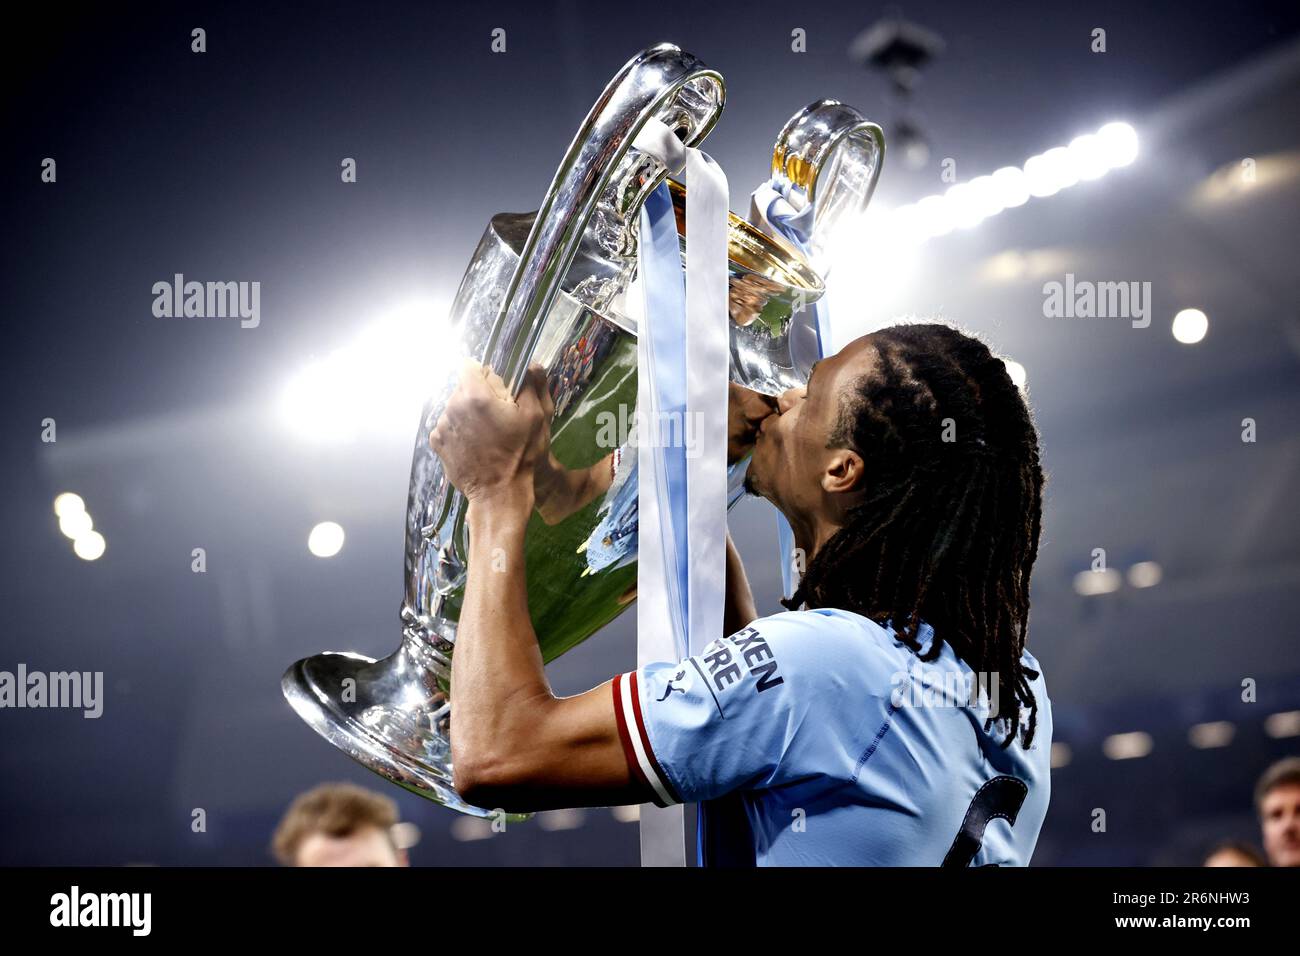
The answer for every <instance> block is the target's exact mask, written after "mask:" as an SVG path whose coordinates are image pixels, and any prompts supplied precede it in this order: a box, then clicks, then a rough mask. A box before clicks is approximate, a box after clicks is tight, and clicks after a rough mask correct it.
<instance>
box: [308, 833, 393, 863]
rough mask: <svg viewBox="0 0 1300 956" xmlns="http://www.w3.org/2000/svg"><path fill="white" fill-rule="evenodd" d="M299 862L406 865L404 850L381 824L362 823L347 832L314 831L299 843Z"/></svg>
mask: <svg viewBox="0 0 1300 956" xmlns="http://www.w3.org/2000/svg"><path fill="white" fill-rule="evenodd" d="M295 862H296V864H297V865H298V866H405V865H406V860H405V854H399V853H398V851H397V850H396V849H394V847H393V844H392V841H391V840H389V839H388V836H387V834H385V833H384V832H383V831H382V830H380V829H379V828H378V827H373V826H371V827H362V828H361V829H359V830H357V831H355V832H354V833H349V834H348V835H347V836H341V837H336V836H330V835H329V834H326V833H313V834H312V835H311V836H309V837H307V838H306V839H305V840H303V841H302V844H301V845H300V846H299V847H298V856H297V859H296V861H295Z"/></svg>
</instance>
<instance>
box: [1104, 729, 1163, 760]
mask: <svg viewBox="0 0 1300 956" xmlns="http://www.w3.org/2000/svg"><path fill="white" fill-rule="evenodd" d="M1151 747H1152V740H1151V735H1150V734H1148V733H1143V732H1142V731H1140V730H1135V731H1132V732H1131V733H1127V734H1111V735H1110V736H1109V737H1107V738H1106V739H1105V740H1104V741H1103V742H1102V745H1101V750H1102V753H1104V754H1105V755H1106V756H1107V757H1109V758H1110V759H1111V760H1132V759H1134V758H1135V757H1145V756H1146V755H1147V754H1149V753H1150V752H1151Z"/></svg>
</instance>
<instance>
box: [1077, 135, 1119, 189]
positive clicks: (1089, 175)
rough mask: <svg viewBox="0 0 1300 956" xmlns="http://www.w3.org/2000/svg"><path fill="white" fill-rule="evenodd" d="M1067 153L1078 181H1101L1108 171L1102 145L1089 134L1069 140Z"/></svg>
mask: <svg viewBox="0 0 1300 956" xmlns="http://www.w3.org/2000/svg"><path fill="white" fill-rule="evenodd" d="M1067 152H1068V153H1069V154H1070V166H1071V168H1073V170H1074V173H1075V175H1076V176H1078V177H1079V179H1082V180H1093V179H1101V177H1102V176H1105V175H1106V173H1107V171H1108V170H1109V169H1110V164H1109V163H1107V161H1106V149H1105V146H1104V144H1103V143H1102V142H1101V140H1099V139H1098V138H1097V137H1096V136H1094V135H1093V134H1091V133H1085V134H1084V135H1082V136H1076V137H1075V138H1074V139H1072V140H1070V145H1069V147H1068V148H1067Z"/></svg>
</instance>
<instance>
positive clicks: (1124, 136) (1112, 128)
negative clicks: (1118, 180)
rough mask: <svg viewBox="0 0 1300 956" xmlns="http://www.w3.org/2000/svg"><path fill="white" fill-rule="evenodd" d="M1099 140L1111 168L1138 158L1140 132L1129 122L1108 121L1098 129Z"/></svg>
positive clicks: (1124, 164)
mask: <svg viewBox="0 0 1300 956" xmlns="http://www.w3.org/2000/svg"><path fill="white" fill-rule="evenodd" d="M1097 142H1098V144H1099V145H1100V147H1101V153H1102V155H1103V156H1104V157H1105V159H1106V165H1107V166H1108V167H1110V168H1111V169H1118V168H1119V167H1121V166H1127V165H1128V164H1129V163H1131V162H1133V160H1135V159H1137V154H1138V134H1137V131H1136V130H1134V129H1133V127H1132V126H1129V125H1128V123H1107V124H1106V125H1105V126H1103V127H1102V128H1101V129H1099V130H1097Z"/></svg>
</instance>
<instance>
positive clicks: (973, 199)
mask: <svg viewBox="0 0 1300 956" xmlns="http://www.w3.org/2000/svg"><path fill="white" fill-rule="evenodd" d="M944 203H945V204H946V206H948V209H949V213H950V215H952V217H953V224H954V225H957V228H958V229H971V228H972V226H976V225H979V224H980V222H983V221H984V219H985V217H987V216H988V213H987V212H984V207H983V203H982V199H980V195H979V193H978V191H976V190H975V187H974V186H971V183H969V182H958V183H957V185H956V186H949V187H948V191H946V193H945V194H944Z"/></svg>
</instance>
